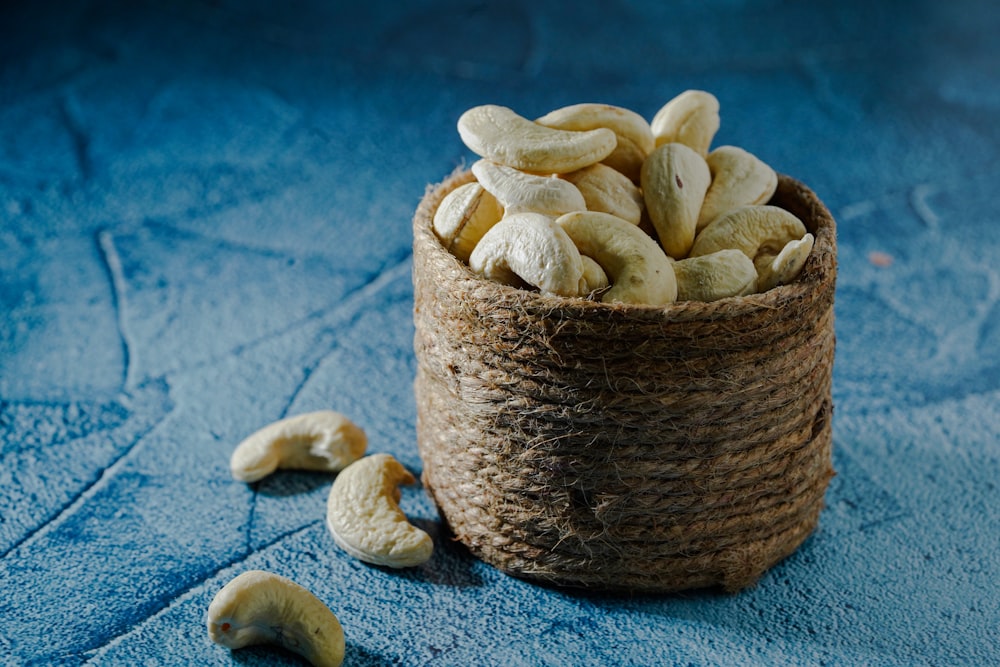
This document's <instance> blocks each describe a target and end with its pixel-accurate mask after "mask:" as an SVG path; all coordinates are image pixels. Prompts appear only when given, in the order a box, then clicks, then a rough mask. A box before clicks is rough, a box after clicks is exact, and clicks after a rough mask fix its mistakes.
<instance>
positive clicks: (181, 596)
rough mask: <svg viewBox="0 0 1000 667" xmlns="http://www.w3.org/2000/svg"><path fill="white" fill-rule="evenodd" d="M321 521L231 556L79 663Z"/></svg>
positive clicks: (94, 649) (316, 520)
mask: <svg viewBox="0 0 1000 667" xmlns="http://www.w3.org/2000/svg"><path fill="white" fill-rule="evenodd" d="M322 521H323V520H322V519H315V520H314V521H310V522H309V523H307V524H306V525H304V526H301V527H299V528H296V529H295V530H290V531H288V532H285V533H282V534H281V535H278V536H277V537H275V538H274V539H273V540H271V541H270V542H267V543H266V544H263V545H261V547H260V548H259V549H256V550H253V551H246V552H244V553H243V554H241V555H239V556H237V557H235V558H233V559H231V560H228V561H226V562H224V563H222V564H221V565H220V566H219V567H218V568H216V569H215V570H213V571H211V572H209V573H208V574H207V575H206V576H204V577H202V578H200V579H198V580H197V581H194V582H192V583H191V584H190V585H188V586H187V587H185V588H184V589H183V590H180V591H177V592H175V593H174V594H173V596H172V598H171V599H170V600H169V601H168V602H167V604H165V605H163V606H162V607H160V608H159V609H157V610H156V611H155V612H153V613H152V614H150V615H149V616H146V617H145V618H143V619H141V620H139V621H137V622H136V623H135V624H133V625H132V626H130V627H129V628H128V629H126V630H125V631H124V632H122V633H120V634H117V635H115V636H114V637H112V638H111V639H109V640H107V641H106V642H104V643H103V644H101V645H100V646H95V647H94V648H91V649H86V650H85V651H84V654H86V655H87V656H88V657H87V658H86V660H85V661H84V662H83V663H81V664H82V665H89V664H92V663H93V662H94V660H97V659H98V658H100V654H101V653H102V652H104V651H107V650H108V649H110V648H113V647H114V646H115V645H117V644H118V643H119V642H121V641H122V640H123V639H125V638H126V637H128V636H129V635H130V634H132V633H133V632H135V631H137V630H138V629H139V628H140V627H141V626H143V625H145V624H146V623H148V622H150V621H153V620H155V619H156V618H158V617H160V616H162V615H163V614H166V613H168V612H170V611H171V610H172V609H174V608H175V607H176V606H178V605H180V604H183V603H184V602H186V601H187V599H188V598H189V597H191V596H192V595H193V594H194V593H195V592H196V591H197V590H198V589H199V588H200V587H201V586H203V585H205V584H206V583H207V582H208V581H209V580H211V579H214V578H216V577H218V576H219V575H220V574H221V573H222V572H224V571H225V570H228V569H230V568H232V567H234V566H236V565H239V564H240V563H244V562H246V561H247V560H248V559H250V558H251V557H252V556H253V555H255V554H257V553H260V552H261V551H264V550H265V549H270V548H271V547H273V546H276V545H277V544H279V543H281V542H283V541H285V540H286V539H290V538H294V537H298V536H299V535H302V534H304V533H306V532H308V531H310V530H312V529H313V528H315V527H316V525H318V524H320V523H321V522H322Z"/></svg>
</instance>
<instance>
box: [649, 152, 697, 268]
mask: <svg viewBox="0 0 1000 667" xmlns="http://www.w3.org/2000/svg"><path fill="white" fill-rule="evenodd" d="M711 182H712V175H711V173H710V172H709V170H708V164H706V162H705V160H704V158H702V157H701V156H700V155H698V153H696V152H694V151H693V150H692V149H690V148H688V147H687V146H685V145H684V144H678V143H670V144H664V145H662V146H660V147H658V148H657V149H656V150H654V151H653V152H652V153H650V154H649V157H648V158H646V162H644V163H643V165H642V195H643V198H644V199H645V201H646V211H647V212H648V213H649V218H650V220H652V222H653V226H654V227H655V228H656V234H657V236H658V237H659V239H660V244H661V245H662V246H663V249H664V250H665V251H666V253H667V254H668V255H670V256H671V257H673V258H674V259H681V258H683V257H685V256H687V254H688V251H689V250H690V249H691V244H692V243H693V242H694V236H695V230H696V229H697V226H698V212H699V211H700V210H701V205H702V202H703V201H704V199H705V192H707V191H708V186H709V184H710V183H711Z"/></svg>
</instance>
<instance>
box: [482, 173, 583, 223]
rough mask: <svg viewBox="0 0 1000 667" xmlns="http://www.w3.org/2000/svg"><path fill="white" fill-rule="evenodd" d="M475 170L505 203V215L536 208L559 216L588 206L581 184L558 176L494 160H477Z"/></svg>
mask: <svg viewBox="0 0 1000 667" xmlns="http://www.w3.org/2000/svg"><path fill="white" fill-rule="evenodd" d="M472 173H473V174H474V175H475V176H476V178H477V179H478V180H479V182H480V184H482V186H483V187H484V188H485V189H486V190H487V192H489V193H491V194H492V195H493V196H494V197H496V200H497V201H498V202H499V203H500V205H501V206H503V210H504V215H511V214H513V213H522V212H525V211H534V212H536V213H544V214H546V215H551V216H553V217H559V216H560V215H562V214H563V213H569V212H570V211H583V210H585V209H586V208H587V202H585V201H584V199H583V195H582V194H581V193H580V191H579V190H578V189H577V187H576V186H575V185H573V184H572V183H570V182H569V181H564V180H563V179H561V178H558V177H556V176H537V175H535V174H528V173H525V172H523V171H521V170H520V169H514V168H513V167H507V166H505V165H502V164H497V163H496V162H491V161H490V160H479V161H477V162H476V163H475V164H473V165H472Z"/></svg>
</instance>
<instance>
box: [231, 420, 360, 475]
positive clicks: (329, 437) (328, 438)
mask: <svg viewBox="0 0 1000 667" xmlns="http://www.w3.org/2000/svg"><path fill="white" fill-rule="evenodd" d="M367 445H368V438H367V437H366V436H365V432H364V431H363V430H361V428H359V427H358V426H357V425H355V424H354V423H353V422H351V420H349V419H348V418H347V417H345V416H344V415H342V414H340V413H339V412H334V411H333V410H320V411H318V412H307V413H305V414H301V415H296V416H294V417H288V418H286V419H282V420H280V421H276V422H274V423H272V424H269V425H267V426H265V427H264V428H262V429H260V430H259V431H257V432H255V433H253V434H252V435H250V436H248V437H247V438H246V439H245V440H243V441H242V442H241V443H240V444H239V445H237V446H236V449H235V450H234V451H233V454H232V456H231V457H230V459H229V470H230V472H231V473H232V475H233V478H234V479H237V480H239V481H241V482H256V481H258V480H261V479H263V478H265V477H267V476H268V475H270V474H271V473H273V472H274V471H276V470H278V469H279V468H281V469H294V470H321V471H327V472H336V471H338V470H342V469H343V468H344V467H345V466H347V465H349V464H351V463H353V462H354V461H357V460H358V459H359V458H361V457H362V456H364V453H365V447H366V446H367Z"/></svg>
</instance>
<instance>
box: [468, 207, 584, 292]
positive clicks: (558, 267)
mask: <svg viewBox="0 0 1000 667" xmlns="http://www.w3.org/2000/svg"><path fill="white" fill-rule="evenodd" d="M469 268H470V269H472V271H473V272H474V273H478V274H479V275H481V276H484V277H486V278H489V279H490V280H495V281H497V282H500V283H503V284H505V285H511V286H515V287H517V286H519V284H520V283H521V281H523V282H525V283H528V284H529V285H533V286H535V287H537V288H538V289H539V290H541V291H542V292H544V293H547V294H558V295H560V296H578V294H579V289H580V279H581V278H582V277H583V260H581V259H580V251H579V250H577V249H576V246H575V245H573V241H572V239H570V237H569V236H567V235H566V232H565V230H563V229H562V228H561V227H560V226H559V225H557V224H556V223H555V222H554V221H553V220H552V218H550V217H548V216H546V215H543V214H541V213H530V212H529V213H515V214H513V215H509V216H505V217H504V219H503V220H501V221H500V222H498V223H497V224H496V225H494V226H493V228H492V229H490V231H488V232H486V234H485V235H484V236H483V238H482V239H481V240H480V241H479V244H478V245H476V249H475V250H473V251H472V255H471V256H470V257H469Z"/></svg>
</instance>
